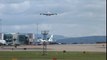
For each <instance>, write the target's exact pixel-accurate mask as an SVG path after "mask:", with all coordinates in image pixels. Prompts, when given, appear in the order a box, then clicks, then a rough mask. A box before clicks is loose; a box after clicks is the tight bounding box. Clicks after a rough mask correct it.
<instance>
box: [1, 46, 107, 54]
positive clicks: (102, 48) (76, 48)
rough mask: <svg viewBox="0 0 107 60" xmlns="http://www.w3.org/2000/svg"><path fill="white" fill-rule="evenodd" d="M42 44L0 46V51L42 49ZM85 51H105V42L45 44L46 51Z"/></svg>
mask: <svg viewBox="0 0 107 60" xmlns="http://www.w3.org/2000/svg"><path fill="white" fill-rule="evenodd" d="M42 50H43V46H42V45H21V46H18V47H17V48H15V47H14V46H3V47H0V51H42ZM63 50H66V51H77V52H79V51H87V52H106V44H69V45H68V44H66V45H47V51H63Z"/></svg>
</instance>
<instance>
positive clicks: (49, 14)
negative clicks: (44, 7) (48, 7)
mask: <svg viewBox="0 0 107 60" xmlns="http://www.w3.org/2000/svg"><path fill="white" fill-rule="evenodd" d="M40 15H46V16H51V15H57V13H51V12H47V13H40Z"/></svg>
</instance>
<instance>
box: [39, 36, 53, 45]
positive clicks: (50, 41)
mask: <svg viewBox="0 0 107 60" xmlns="http://www.w3.org/2000/svg"><path fill="white" fill-rule="evenodd" d="M38 42H39V44H40V45H41V44H43V42H47V43H48V44H50V43H54V42H55V41H54V40H53V35H51V36H50V38H49V39H48V40H43V39H38Z"/></svg>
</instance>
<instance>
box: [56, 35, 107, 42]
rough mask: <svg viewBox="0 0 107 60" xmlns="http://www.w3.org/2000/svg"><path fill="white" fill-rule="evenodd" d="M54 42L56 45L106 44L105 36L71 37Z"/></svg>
mask: <svg viewBox="0 0 107 60" xmlns="http://www.w3.org/2000/svg"><path fill="white" fill-rule="evenodd" d="M56 42H58V43H67V44H83V43H92V44H93V43H97V42H106V36H86V37H71V38H64V39H59V40H57V41H56Z"/></svg>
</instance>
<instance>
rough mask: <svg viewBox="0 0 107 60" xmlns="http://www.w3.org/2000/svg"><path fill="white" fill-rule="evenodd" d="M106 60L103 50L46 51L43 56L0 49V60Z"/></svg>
mask: <svg viewBox="0 0 107 60" xmlns="http://www.w3.org/2000/svg"><path fill="white" fill-rule="evenodd" d="M54 57H55V58H57V60H106V53H103V52H86V53H85V54H84V53H83V52H66V53H63V52H55V51H53V52H48V53H47V55H45V56H43V55H42V52H40V51H0V60H53V58H54Z"/></svg>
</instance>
